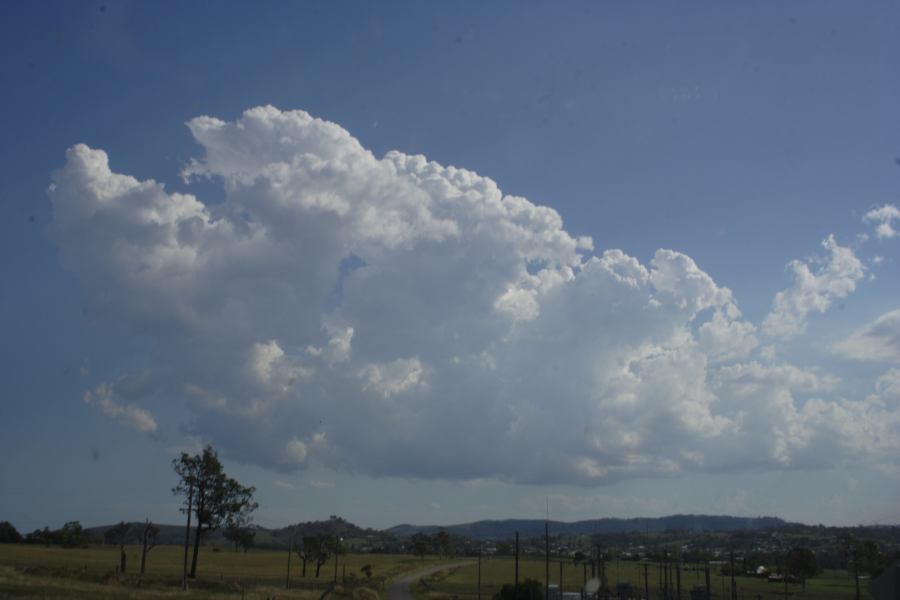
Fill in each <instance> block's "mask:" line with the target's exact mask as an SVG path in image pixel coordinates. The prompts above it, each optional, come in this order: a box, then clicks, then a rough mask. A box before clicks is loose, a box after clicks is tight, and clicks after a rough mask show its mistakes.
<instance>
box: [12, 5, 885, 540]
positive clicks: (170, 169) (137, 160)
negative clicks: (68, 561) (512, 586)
mask: <svg viewBox="0 0 900 600" xmlns="http://www.w3.org/2000/svg"><path fill="white" fill-rule="evenodd" d="M0 10H2V13H3V14H2V19H0V22H2V25H0V28H2V35H0V45H2V52H0V73H2V75H0V76H2V77H3V80H4V85H3V87H4V89H5V92H4V94H3V95H2V97H0V108H2V114H3V115H4V116H3V131H4V134H5V135H4V140H5V142H6V143H5V144H3V145H2V147H0V164H2V165H3V173H4V176H3V177H2V178H0V203H2V206H3V208H4V214H5V217H6V218H5V219H3V221H2V224H0V228H2V229H0V244H2V255H0V256H2V259H0V260H2V261H3V271H2V273H3V285H2V286H0V319H2V330H3V332H4V335H3V342H2V346H0V348H2V349H0V352H2V357H3V360H2V361H0V370H2V376H0V381H2V382H3V389H2V398H3V399H2V417H3V418H2V430H3V435H2V436H0V451H2V452H0V473H2V474H3V476H4V481H6V482H9V485H4V486H3V490H2V491H0V518H2V519H9V520H10V521H12V522H13V523H14V524H16V525H17V526H19V527H20V528H22V529H31V528H34V527H38V526H43V525H45V524H50V525H57V524H61V523H62V522H64V521H66V520H70V519H81V520H82V521H83V522H86V523H91V524H94V523H104V522H110V521H115V520H119V519H138V518H143V517H144V516H150V517H151V518H153V519H155V520H158V521H161V522H172V521H175V520H176V519H177V506H176V502H175V500H174V499H173V498H172V497H171V495H170V493H169V490H170V488H171V487H172V486H173V485H174V481H173V479H172V473H171V469H170V466H169V461H170V460H171V458H172V456H173V453H175V452H177V451H179V450H180V449H187V448H194V447H196V445H197V444H198V443H202V442H204V441H210V442H212V443H214V444H215V445H216V447H218V448H219V450H220V452H221V453H222V456H223V459H224V460H225V462H226V466H227V467H228V469H229V471H232V472H234V473H235V474H236V475H238V476H239V477H240V478H241V479H242V480H245V481H246V482H247V483H251V484H254V485H256V486H257V487H258V488H259V500H260V505H261V508H260V511H259V515H258V517H257V520H258V521H259V522H261V523H264V524H272V525H280V524H284V523H286V522H295V521H297V520H305V519H312V518H323V517H327V516H328V515H330V514H342V515H344V516H346V517H347V518H349V519H351V520H354V521H357V522H359V523H361V524H363V525H371V526H379V527H380V526H389V525H392V524H396V523H398V522H402V521H408V522H415V523H450V522H459V521H467V520H475V519H479V518H489V517H491V518H493V517H504V516H517V517H522V516H541V515H542V514H543V513H542V510H543V507H544V506H545V499H546V497H548V496H549V497H550V498H551V510H552V511H553V512H554V513H555V516H556V517H557V518H560V519H576V518H592V517H600V516H643V515H661V514H668V513H672V512H714V513H731V514H748V515H756V514H772V515H778V516H783V517H785V518H790V519H795V520H800V521H806V522H825V523H859V522H862V523H871V522H897V520H898V519H900V514H898V512H897V508H896V503H895V502H894V500H895V499H896V497H897V493H898V492H900V474H898V471H897V470H896V467H895V466H894V463H895V462H896V461H895V460H893V457H895V456H896V451H897V450H898V446H900V412H898V405H900V395H898V394H900V383H898V382H900V371H898V370H897V368H898V362H900V344H898V342H897V340H898V338H900V316H898V315H897V313H894V312H892V311H896V310H898V309H900V302H898V300H897V298H900V284H898V282H900V277H898V275H900V272H898V271H900V267H898V263H897V257H898V246H900V240H898V239H897V237H895V235H894V232H895V231H896V230H897V229H900V218H897V217H896V216H895V215H896V214H897V212H896V208H893V209H892V208H891V207H897V206H900V198H898V186H900V141H898V130H900V127H898V125H900V119H898V116H897V106H898V105H900V104H898V100H900V78H898V77H897V76H896V73H895V71H896V64H895V57H896V56H897V53H898V50H900V48H898V45H900V42H898V40H900V36H898V33H900V29H898V25H897V24H898V23H900V19H898V17H900V15H898V9H897V7H896V6H893V5H891V4H889V3H880V4H879V3H876V4H868V5H866V6H865V7H860V6H850V5H847V4H846V3H816V4H815V5H813V4H782V5H769V6H760V5H746V6H744V5H742V6H729V7H725V6H722V5H719V4H714V3H693V4H690V5H685V4H684V3H681V4H675V3H671V4H665V3H649V4H645V5H641V6H635V5H623V4H594V3H571V4H567V5H565V6H559V5H547V4H536V3H535V4H526V5H521V4H515V5H513V4H511V3H490V4H488V5H481V4H477V3H456V4H444V3H432V4H425V3H382V4H379V5H375V4H364V3H349V2H348V3H330V4H326V3H293V4H286V3H258V4H257V5H254V6H252V7H250V6H247V5H241V4H238V3H233V4H232V3H223V4H220V5H215V6H208V5H201V4H196V3H194V4H188V5H184V6H177V7H176V6H174V5H173V6H171V7H163V8H160V7H159V6H155V5H150V4H140V3H137V4H130V3H118V2H91V3H79V2H71V3H37V2H35V3H28V4H23V3H19V4H9V5H5V6H3V8H2V9H0ZM265 106H271V107H277V109H276V108H270V109H257V110H255V111H253V110H252V109H254V108H255V107H265ZM245 111H250V112H247V113H245ZM289 111H305V112H302V113H293V112H289ZM202 116H209V117H212V118H214V119H216V120H194V119H196V118H198V117H202ZM192 120H193V121H192ZM188 122H190V123H192V126H191V127H190V128H189V127H186V123H188ZM326 122H330V123H332V124H333V125H328V124H327V123H326ZM351 136H352V137H351ZM354 138H355V140H358V145H357V144H356V142H354V141H353V139H354ZM285 140H287V141H285ZM76 144H84V145H85V146H80V147H78V148H80V149H74V150H72V151H70V152H69V154H68V155H67V149H70V148H73V147H75V145H76ZM287 148H294V150H291V151H288V150H287ZM101 150H102V151H103V152H105V153H106V154H105V155H106V156H107V157H108V167H109V169H106V167H105V166H104V162H103V155H100V154H98V153H97V152H98V151H101ZM366 151H368V152H370V153H371V154H367V153H366ZM391 151H396V152H397V154H391V155H387V153H389V152H391ZM386 155H387V158H386ZM412 155H423V156H424V157H425V158H424V159H423V161H424V160H427V161H433V163H436V164H437V165H443V166H444V167H450V166H453V167H456V168H459V169H466V170H468V171H469V172H471V173H469V174H460V172H458V171H451V170H449V169H438V168H437V167H436V166H434V165H433V164H431V163H426V162H422V163H416V162H415V160H414V159H411V158H409V157H410V156H412ZM267 161H268V162H267ZM316 161H324V163H322V164H319V163H317V162H316ZM323 164H324V167H323ZM266 165H269V167H266ZM271 165H281V167H279V168H280V169H281V170H277V169H274V168H273V167H271ZM429 165H431V166H429ZM186 169H187V170H188V171H190V172H191V173H189V174H188V175H189V176H188V177H187V178H183V177H182V173H184V172H185V170H186ZM54 173H55V175H54ZM118 174H121V175H124V176H131V177H133V178H135V180H126V179H122V178H121V177H120V176H119V175H118ZM483 178H490V180H492V181H493V182H496V188H492V187H491V185H492V184H490V183H488V182H487V181H486V180H485V179H483ZM150 179H152V180H155V181H156V182H159V183H161V184H164V186H165V187H164V189H162V188H157V187H153V186H148V184H145V185H144V187H143V188H141V187H140V185H141V184H139V183H138V182H139V181H146V180H150ZM85 182H88V183H85ZM51 183H54V185H55V188H54V191H53V192H51V193H48V187H49V186H50V185H51ZM117 186H118V187H117ZM135 186H137V187H135ZM467 186H470V187H467ZM497 188H499V191H496V189H497ZM466 189H467V190H468V193H469V194H470V195H469V196H468V197H467V198H468V200H466V201H465V202H463V201H462V200H461V198H462V197H463V196H465V194H464V193H463V192H464V191H465V190H466ZM103 190H107V191H103ZM109 190H113V191H109ZM492 190H493V191H492ZM174 193H181V194H193V195H194V196H195V197H196V199H197V200H196V202H195V203H191V202H190V201H186V200H184V196H174V195H173V194H174ZM104 194H106V195H104ZM460 194H462V196H461V195H460ZM494 195H496V198H494ZM510 196H514V197H523V198H527V201H524V200H523V201H518V200H507V199H506V198H508V197H510ZM492 199H493V200H492ZM494 200H496V202H495V201H494ZM104 202H107V203H108V204H103V203H104ZM100 206H105V207H106V208H103V209H102V210H101V209H98V207H100ZM542 206H543V207H549V208H550V209H553V211H555V213H552V214H556V215H558V216H559V218H560V219H561V224H560V223H559V222H557V221H554V217H553V216H552V214H551V213H548V212H547V211H544V210H542V209H540V208H539V207H542ZM148 207H149V208H152V210H151V211H150V212H151V213H153V211H156V212H155V213H153V214H155V215H156V216H148V214H150V213H148V212H147V210H149V208H148ZM173 207H174V208H173ZM487 207H490V209H488V208H487ZM492 211H493V212H492ZM878 211H880V212H878ZM195 218H196V219H198V220H192V219H195ZM148 219H149V220H148ZM154 219H155V220H154ZM204 223H205V225H204ZM879 225H881V226H882V228H881V229H880V230H879V229H878V227H879ZM892 228H893V229H892ZM166 232H168V233H166ZM831 236H833V237H831ZM586 237H589V238H590V239H591V240H592V243H591V244H588V243H587V242H586V241H584V240H583V239H581V238H586ZM823 242H825V245H823ZM660 249H664V250H670V251H672V252H669V253H665V252H663V253H659V252H658V251H659V250H660ZM612 250H620V251H621V253H615V252H608V251H612ZM347 261H349V262H347ZM792 261H795V262H792ZM348 264H353V265H355V266H356V267H357V268H354V269H348V268H346V265H348ZM341 265H344V268H342V267H341ZM791 265H793V266H791ZM529 276H533V277H531V278H530V277H529ZM629 278H630V279H629ZM337 289H341V290H343V291H342V293H341V294H338V295H335V294H336V292H335V290H337ZM779 293H781V294H782V295H781V296H780V298H781V300H778V298H779V297H778V296H777V294H779ZM337 298H340V300H336V299H337ZM648 311H649V312H648ZM704 326H705V329H704ZM87 394H89V395H87ZM151 423H152V426H151ZM550 441H552V442H553V443H552V444H550ZM836 482H837V483H836Z"/></svg>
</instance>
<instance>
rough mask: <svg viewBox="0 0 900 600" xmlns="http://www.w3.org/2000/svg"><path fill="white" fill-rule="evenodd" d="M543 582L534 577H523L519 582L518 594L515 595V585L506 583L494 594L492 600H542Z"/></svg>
mask: <svg viewBox="0 0 900 600" xmlns="http://www.w3.org/2000/svg"><path fill="white" fill-rule="evenodd" d="M543 598H544V584H543V583H541V582H540V581H537V580H535V579H525V581H523V582H521V583H519V595H518V596H516V586H515V584H512V583H506V584H504V585H503V587H502V588H500V591H499V592H497V593H496V594H494V598H493V600H543Z"/></svg>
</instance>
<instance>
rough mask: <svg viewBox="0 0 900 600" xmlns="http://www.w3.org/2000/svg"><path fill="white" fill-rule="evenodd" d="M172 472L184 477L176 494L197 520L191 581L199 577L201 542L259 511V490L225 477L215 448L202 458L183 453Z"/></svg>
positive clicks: (207, 451) (201, 455)
mask: <svg viewBox="0 0 900 600" xmlns="http://www.w3.org/2000/svg"><path fill="white" fill-rule="evenodd" d="M172 468H173V469H174V470H175V473H176V474H178V476H179V477H180V481H179V482H178V485H177V486H175V487H174V488H172V493H173V494H175V495H182V496H185V503H184V506H183V507H182V508H181V511H182V512H184V513H186V512H189V511H193V515H194V516H195V517H196V528H195V530H194V555H193V560H192V561H191V572H190V577H191V578H192V579H194V578H196V577H197V557H198V555H199V554H200V540H201V538H202V537H203V536H204V535H206V534H208V533H209V532H211V531H213V530H215V529H218V528H219V527H221V526H222V525H223V524H227V523H232V522H235V521H236V520H238V519H240V518H241V517H240V515H245V516H249V514H250V513H252V512H253V511H254V510H256V508H257V507H258V504H257V503H256V502H253V493H254V492H255V491H256V488H254V487H244V486H243V485H241V484H240V483H238V482H237V481H236V480H234V479H232V478H230V477H228V476H227V475H225V471H224V470H223V469H222V463H221V462H219V456H218V454H216V451H215V450H213V448H212V446H206V447H205V448H204V449H203V452H202V453H201V454H195V455H193V456H191V455H189V454H187V453H186V452H182V453H181V456H180V457H179V458H176V459H175V460H173V461H172Z"/></svg>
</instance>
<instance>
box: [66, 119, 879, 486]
mask: <svg viewBox="0 0 900 600" xmlns="http://www.w3.org/2000/svg"><path fill="white" fill-rule="evenodd" d="M189 127H190V130H191V132H192V133H193V135H194V137H195V138H196V140H197V141H198V142H199V143H200V144H201V146H202V147H203V149H204V154H203V156H202V158H200V159H199V160H196V161H194V162H192V163H191V164H190V165H188V167H186V169H185V170H184V173H183V174H184V177H185V178H186V179H188V180H190V179H192V178H197V177H208V178H211V179H213V180H214V181H218V182H221V184H222V185H223V186H224V188H225V191H226V200H225V202H224V203H220V204H205V203H204V202H202V201H201V200H199V199H198V198H195V197H194V196H191V195H187V194H179V193H169V192H167V191H166V190H165V189H164V187H163V186H162V185H161V184H159V183H156V182H154V181H152V180H148V181H139V180H137V179H135V178H133V177H130V176H126V175H121V174H117V173H115V172H113V171H112V170H111V169H110V167H109V164H108V160H107V156H106V154H105V153H104V152H103V151H100V150H94V149H91V148H88V147H86V146H83V145H78V146H74V147H73V148H71V149H70V150H69V151H68V152H67V157H66V164H65V167H64V168H63V169H62V170H60V171H59V172H58V173H56V174H55V175H54V184H53V186H52V187H51V191H50V198H51V201H52V204H53V210H54V218H53V224H52V227H51V235H52V238H53V239H54V240H55V242H56V243H57V244H58V245H59V247H60V249H61V255H62V258H63V261H64V262H65V264H66V265H67V267H68V268H69V269H71V270H72V271H73V272H74V273H75V274H76V275H77V276H78V277H79V279H80V280H81V282H82V284H83V288H84V293H85V295H86V298H87V301H88V302H89V303H90V304H91V305H92V306H93V307H95V308H96V309H97V312H98V313H99V314H101V315H104V316H105V317H106V318H107V319H108V320H109V321H110V322H112V323H114V324H116V325H117V326H119V327H122V328H125V329H126V330H129V331H133V332H136V333H138V332H139V333H141V334H142V335H144V336H146V337H148V338H149V339H150V340H152V343H151V344H149V345H148V350H147V351H148V356H147V365H148V369H149V370H148V371H147V375H146V377H148V378H150V379H152V380H153V385H147V386H145V387H142V388H141V389H144V390H146V394H148V395H149V394H152V395H154V397H155V398H157V400H160V399H167V400H168V401H170V402H172V403H178V404H179V405H186V406H188V407H189V409H190V410H191V411H192V412H193V414H194V417H195V418H193V419H191V421H190V423H189V424H187V425H186V426H187V427H189V428H191V429H192V430H193V433H196V434H198V435H201V436H203V437H206V438H209V439H210V440H211V441H213V442H215V443H216V444H217V446H218V447H220V448H221V449H222V450H223V452H225V453H227V454H229V455H231V456H232V457H234V458H237V459H240V460H244V461H247V462H253V463H256V464H260V465H264V466H268V467H271V468H273V469H279V470H284V471H291V470H296V469H301V468H304V467H305V466H306V465H309V464H311V463H318V464H324V465H326V466H329V467H333V468H338V469H347V470H351V471H358V472H365V473H370V474H373V475H401V476H411V477H424V478H431V477H435V478H451V479H466V478H475V477H496V478H500V479H504V480H509V481H519V482H570V483H582V484H592V483H603V482H609V481H615V480H618V479H622V478H628V477H635V476H648V475H651V476H652V475H660V474H670V473H673V472H676V471H679V470H683V469H694V470H721V469H740V468H759V467H767V468H785V467H790V466H794V465H809V464H812V463H815V462H816V461H822V460H825V461H835V460H843V459H852V458H853V457H856V456H858V455H859V453H860V452H865V453H867V456H870V457H871V456H873V455H877V456H881V455H882V454H884V453H886V452H888V451H890V450H891V449H892V448H893V447H894V446H895V445H896V436H894V437H891V436H889V435H885V436H883V437H882V438H880V439H881V440H882V441H881V442H878V443H875V442H873V443H871V444H869V445H868V446H866V447H865V448H862V449H860V447H859V445H858V444H857V443H856V442H855V441H854V440H853V439H852V436H850V435H849V434H848V435H847V436H842V435H837V434H834V432H835V431H845V430H848V429H849V430H852V429H853V428H854V427H856V428H865V427H869V426H871V425H872V423H877V422H879V417H885V416H890V417H891V418H893V415H894V412H893V411H894V410H895V408H896V406H895V405H890V404H887V403H881V404H879V403H877V402H867V401H859V402H846V401H837V400H828V399H826V398H827V397H828V395H830V394H833V390H834V388H835V385H836V382H835V380H834V379H833V378H829V377H828V376H826V375H824V374H821V373H818V372H815V371H810V370H804V369H800V368H797V367H793V366H790V365H763V364H760V363H759V362H755V361H753V360H750V362H746V363H742V362H736V361H742V360H748V357H751V359H752V356H751V355H752V353H753V352H754V350H755V348H756V347H757V338H756V335H757V330H756V327H755V326H754V325H753V324H751V323H748V322H746V321H745V320H743V318H742V316H741V312H740V310H739V309H738V306H737V302H736V300H735V298H734V297H733V295H732V293H731V291H730V290H728V289H727V288H725V287H722V286H721V285H719V284H717V283H716V282H715V281H713V279H712V278H711V277H710V276H709V275H708V274H706V273H705V272H703V271H702V270H701V269H700V268H699V267H698V266H697V264H696V263H695V262H694V261H693V260H692V259H691V258H690V257H688V256H686V255H684V254H681V253H678V252H675V251H672V250H659V251H657V252H656V254H655V256H654V257H653V259H652V260H651V261H649V263H648V264H642V263H641V262H640V261H638V260H637V259H635V258H633V257H630V256H628V255H626V254H625V253H623V252H621V251H619V250H606V251H604V252H597V253H594V250H593V242H592V240H590V239H588V238H576V237H574V236H572V235H570V234H569V233H568V232H567V231H566V230H565V229H564V228H563V223H562V220H561V218H560V216H559V214H558V213H557V212H556V211H554V210H553V209H551V208H548V207H545V206H539V205H536V204H534V203H532V202H530V201H528V200H526V199H525V198H520V197H515V196H508V195H504V194H502V193H501V191H500V189H499V188H498V187H497V185H496V184H495V183H494V182H493V181H492V180H490V179H488V178H486V177H482V176H479V175H477V174H476V173H473V172H471V171H467V170H464V169H457V168H454V167H444V166H441V165H439V164H436V163H434V162H429V161H428V160H426V159H425V158H424V157H422V156H409V155H405V154H402V153H399V152H390V153H388V154H387V155H386V156H384V157H383V158H376V157H375V156H373V155H372V154H371V153H370V152H368V151H367V150H366V149H364V148H363V147H362V146H361V145H360V144H359V142H358V141H357V140H355V139H354V138H353V137H352V136H350V134H349V133H348V132H346V131H345V130H344V129H342V128H341V127H339V126H338V125H336V124H333V123H328V122H325V121H321V120H318V119H315V118H313V117H311V116H310V115H308V114H307V113H305V112H302V111H293V112H282V111H279V110H277V109H275V108H272V107H261V108H255V109H252V110H248V111H246V112H245V113H244V114H243V116H242V117H241V118H239V119H238V120H237V121H235V122H231V123H229V122H224V121H220V120H218V119H214V118H210V117H201V118H197V119H194V120H192V121H191V122H190V123H189ZM825 247H826V249H827V250H828V251H829V253H830V258H829V261H828V262H827V263H826V264H825V265H824V266H823V267H822V268H821V269H819V271H818V272H816V273H813V272H812V271H811V270H810V268H809V267H808V265H806V264H804V263H799V262H798V263H796V264H793V266H792V268H793V270H794V272H795V278H796V281H795V285H794V286H793V287H792V288H791V289H789V290H787V291H785V292H782V293H781V294H779V297H778V298H776V302H775V309H774V310H773V313H772V315H770V316H769V317H768V318H767V320H766V324H765V326H764V329H766V331H767V332H768V333H770V334H772V335H776V334H777V335H786V334H792V333H796V332H797V331H799V330H801V329H802V323H803V321H804V319H805V317H806V315H807V314H808V313H809V312H810V311H812V310H824V308H826V307H827V305H828V303H829V302H831V300H832V299H834V298H837V297H841V296H842V295H846V294H847V293H849V292H850V291H852V289H853V287H854V285H855V283H856V282H857V281H858V280H859V278H860V277H861V276H862V273H863V267H862V265H861V264H860V263H859V261H858V260H856V258H855V256H853V253H852V251H850V250H849V249H847V248H842V247H840V246H838V245H837V243H836V242H835V241H834V240H833V239H832V238H829V239H828V240H826V242H825ZM101 385H103V384H101ZM98 389H100V388H98ZM104 389H105V388H104ZM140 398H141V396H140V393H138V392H137V391H135V392H134V393H132V394H131V395H130V396H129V400H130V401H131V402H133V403H135V404H134V409H135V410H140V409H137V403H139V402H140ZM103 406H104V405H102V404H101V408H102V409H103V410H104V411H106V412H109V413H110V414H112V416H114V417H117V418H122V417H121V416H118V415H124V414H125V413H117V412H116V409H115V405H110V406H111V407H112V408H110V409H109V410H107V409H106V408H103ZM120 408H121V407H120ZM128 410H130V409H128ZM130 414H132V415H135V414H137V413H134V412H132V413H130ZM129 418H131V420H132V421H134V422H135V423H137V422H138V421H139V419H137V418H132V417H129ZM891 422H894V421H891V420H890V419H888V418H883V419H881V421H880V423H882V426H884V427H886V426H887V425H884V424H885V423H891ZM148 423H149V422H148ZM154 425H155V422H154ZM147 426H148V427H149V425H147ZM820 451H821V452H820ZM826 451H827V452H826Z"/></svg>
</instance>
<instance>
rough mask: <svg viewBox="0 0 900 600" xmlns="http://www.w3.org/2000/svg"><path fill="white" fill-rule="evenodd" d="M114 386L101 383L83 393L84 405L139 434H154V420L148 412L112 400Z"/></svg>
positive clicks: (155, 427)
mask: <svg viewBox="0 0 900 600" xmlns="http://www.w3.org/2000/svg"><path fill="white" fill-rule="evenodd" d="M114 394H115V386H114V385H111V384H109V383H101V384H100V385H98V386H97V387H96V388H95V389H94V390H93V391H87V392H85V393H84V403H85V404H87V405H89V406H96V407H97V408H98V409H100V412H102V413H103V414H105V415H106V416H108V417H110V418H112V419H114V420H116V421H118V422H120V423H122V424H123V425H125V426H127V427H131V428H132V429H134V430H136V431H140V432H141V433H155V432H156V429H157V425H156V419H155V418H153V415H152V414H150V412H149V411H147V410H144V409H143V408H140V407H138V406H135V405H134V404H121V403H118V402H116V400H115V398H114Z"/></svg>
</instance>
